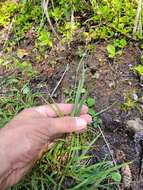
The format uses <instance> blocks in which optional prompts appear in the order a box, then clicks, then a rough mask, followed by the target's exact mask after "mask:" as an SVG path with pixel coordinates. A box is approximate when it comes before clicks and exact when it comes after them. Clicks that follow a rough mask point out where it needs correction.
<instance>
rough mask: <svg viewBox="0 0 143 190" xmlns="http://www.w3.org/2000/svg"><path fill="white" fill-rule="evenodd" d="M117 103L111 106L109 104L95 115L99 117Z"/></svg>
mask: <svg viewBox="0 0 143 190" xmlns="http://www.w3.org/2000/svg"><path fill="white" fill-rule="evenodd" d="M117 102H118V101H116V102H114V103H113V104H111V105H110V106H108V107H107V108H105V109H103V110H101V111H99V112H97V113H96V116H99V115H101V114H102V113H104V112H106V111H108V110H110V109H111V108H112V107H113V106H114V105H115V104H117Z"/></svg>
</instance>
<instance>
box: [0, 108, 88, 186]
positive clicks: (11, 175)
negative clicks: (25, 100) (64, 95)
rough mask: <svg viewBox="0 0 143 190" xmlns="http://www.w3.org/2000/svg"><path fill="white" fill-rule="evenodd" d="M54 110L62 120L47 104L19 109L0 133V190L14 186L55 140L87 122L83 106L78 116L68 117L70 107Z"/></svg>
mask: <svg viewBox="0 0 143 190" xmlns="http://www.w3.org/2000/svg"><path fill="white" fill-rule="evenodd" d="M58 107H59V109H60V110H61V111H62V112H63V113H64V117H60V118H59V117H57V115H56V113H55V112H54V111H53V109H52V108H51V107H50V106H47V105H45V106H39V107H33V108H29V109H25V110H23V111H22V112H21V113H20V114H18V115H17V116H16V117H14V118H13V119H12V120H11V122H10V123H8V124H7V125H6V126H5V127H4V128H2V129H1V130H0V163H1V168H0V190H3V189H5V188H7V187H10V186H12V185H14V184H16V183H17V182H18V181H19V180H20V179H21V177H22V176H23V175H25V174H26V173H27V172H28V171H29V169H30V168H32V166H33V165H34V163H35V162H36V161H37V160H38V158H39V155H42V153H43V152H45V150H46V151H47V150H48V149H49V148H50V146H51V144H53V143H54V141H55V139H56V138H58V137H60V136H62V135H63V134H65V133H71V132H78V133H79V132H82V131H84V130H85V129H86V128H87V124H89V123H90V122H91V117H90V116H89V115H88V114H87V112H88V108H87V107H86V106H83V107H82V110H81V115H80V117H71V116H69V115H70V113H71V111H72V107H73V105H72V104H58Z"/></svg>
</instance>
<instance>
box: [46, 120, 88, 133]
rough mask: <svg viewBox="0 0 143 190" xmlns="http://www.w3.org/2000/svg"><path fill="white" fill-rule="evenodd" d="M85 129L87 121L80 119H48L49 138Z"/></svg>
mask: <svg viewBox="0 0 143 190" xmlns="http://www.w3.org/2000/svg"><path fill="white" fill-rule="evenodd" d="M48 123H49V122H48ZM86 128H87V121H86V120H85V119H84V118H80V117H61V118H50V125H47V131H48V133H49V134H48V135H49V136H51V137H55V136H59V135H62V134H64V133H71V132H78V131H83V130H84V129H86Z"/></svg>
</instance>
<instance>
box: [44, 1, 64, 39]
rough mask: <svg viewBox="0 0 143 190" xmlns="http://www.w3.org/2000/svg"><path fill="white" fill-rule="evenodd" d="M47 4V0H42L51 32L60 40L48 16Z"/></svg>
mask: <svg viewBox="0 0 143 190" xmlns="http://www.w3.org/2000/svg"><path fill="white" fill-rule="evenodd" d="M48 4H49V0H43V3H42V7H43V10H44V14H45V15H46V17H47V21H48V23H49V25H50V27H51V30H52V32H53V34H54V35H55V36H56V37H57V39H58V40H59V41H60V40H61V39H60V37H59V36H58V34H57V32H56V31H55V29H54V27H53V25H52V22H51V20H50V17H49V12H48Z"/></svg>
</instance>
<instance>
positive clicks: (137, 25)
mask: <svg viewBox="0 0 143 190" xmlns="http://www.w3.org/2000/svg"><path fill="white" fill-rule="evenodd" d="M141 17H142V0H139V2H138V8H137V14H136V19H135V24H134V28H133V36H135V34H136V33H137V32H139V33H140V34H141V35H142V22H141V20H142V18H141Z"/></svg>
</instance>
